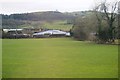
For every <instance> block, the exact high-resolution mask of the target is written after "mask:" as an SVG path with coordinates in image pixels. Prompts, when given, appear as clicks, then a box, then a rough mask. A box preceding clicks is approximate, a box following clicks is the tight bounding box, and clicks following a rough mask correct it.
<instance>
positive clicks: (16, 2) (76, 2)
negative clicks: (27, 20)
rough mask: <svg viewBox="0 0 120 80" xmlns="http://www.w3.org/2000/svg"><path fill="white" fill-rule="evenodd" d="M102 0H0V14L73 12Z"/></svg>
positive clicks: (90, 7) (89, 7)
mask: <svg viewBox="0 0 120 80" xmlns="http://www.w3.org/2000/svg"><path fill="white" fill-rule="evenodd" d="M99 1H102V0H0V14H1V13H2V14H13V13H27V12H37V11H55V10H58V11H60V12H73V11H85V10H90V9H93V6H94V5H95V3H97V2H99ZM108 1H115V0H108Z"/></svg>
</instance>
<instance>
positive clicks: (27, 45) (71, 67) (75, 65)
mask: <svg viewBox="0 0 120 80" xmlns="http://www.w3.org/2000/svg"><path fill="white" fill-rule="evenodd" d="M2 50H3V52H2V58H3V61H2V63H3V73H2V74H3V75H2V76H3V78H117V77H118V47H117V46H116V45H105V44H95V43H90V42H87V41H84V42H82V41H75V40H73V39H71V38H44V39H3V44H2Z"/></svg>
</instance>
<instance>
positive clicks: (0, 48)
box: [0, 39, 2, 79]
mask: <svg viewBox="0 0 120 80" xmlns="http://www.w3.org/2000/svg"><path fill="white" fill-rule="evenodd" d="M1 78H2V39H0V79H1Z"/></svg>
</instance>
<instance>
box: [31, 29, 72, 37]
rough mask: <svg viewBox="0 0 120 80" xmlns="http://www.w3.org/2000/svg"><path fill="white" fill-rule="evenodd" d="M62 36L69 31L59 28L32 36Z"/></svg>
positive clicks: (68, 34) (66, 34)
mask: <svg viewBox="0 0 120 80" xmlns="http://www.w3.org/2000/svg"><path fill="white" fill-rule="evenodd" d="M62 36H70V33H69V32H65V31H60V30H47V31H42V32H38V33H34V34H33V37H62Z"/></svg>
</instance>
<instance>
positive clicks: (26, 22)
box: [1, 11, 92, 30]
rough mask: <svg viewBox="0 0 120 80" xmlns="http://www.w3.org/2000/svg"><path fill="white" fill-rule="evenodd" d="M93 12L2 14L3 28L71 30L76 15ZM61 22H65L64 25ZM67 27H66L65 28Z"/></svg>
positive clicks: (80, 15)
mask: <svg viewBox="0 0 120 80" xmlns="http://www.w3.org/2000/svg"><path fill="white" fill-rule="evenodd" d="M88 13H92V12H90V11H78V12H66V13H62V12H58V11H46V12H32V13H22V14H11V15H3V14H1V15H2V27H3V28H23V27H39V28H41V27H42V28H50V29H51V28H53V29H63V30H66V29H67V30H69V29H70V28H71V27H72V24H73V21H74V19H75V18H76V17H78V16H79V17H82V16H85V15H88ZM59 22H60V23H61V22H62V23H63V24H62V25H61V24H59ZM64 27H65V29H64Z"/></svg>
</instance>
